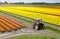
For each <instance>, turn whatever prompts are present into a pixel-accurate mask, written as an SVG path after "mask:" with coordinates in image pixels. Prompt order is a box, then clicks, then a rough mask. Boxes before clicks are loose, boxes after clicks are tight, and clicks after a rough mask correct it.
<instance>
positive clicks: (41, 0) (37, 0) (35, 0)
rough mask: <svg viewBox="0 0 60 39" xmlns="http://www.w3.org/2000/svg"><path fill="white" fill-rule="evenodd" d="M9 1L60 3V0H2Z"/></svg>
mask: <svg viewBox="0 0 60 39" xmlns="http://www.w3.org/2000/svg"><path fill="white" fill-rule="evenodd" d="M1 1H2V2H4V1H8V2H12V3H13V2H25V3H31V2H46V3H56V2H57V3H60V0H0V2H1Z"/></svg>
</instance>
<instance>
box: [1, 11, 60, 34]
mask: <svg viewBox="0 0 60 39" xmlns="http://www.w3.org/2000/svg"><path fill="white" fill-rule="evenodd" d="M0 12H1V13H4V14H6V15H8V16H11V17H13V18H16V19H19V20H23V21H25V22H28V23H30V24H32V23H33V22H32V21H30V20H29V21H28V20H26V19H24V18H20V17H18V16H14V15H11V14H12V13H10V12H6V11H0ZM8 13H9V14H8ZM45 29H47V30H51V31H53V32H55V33H58V34H60V30H58V29H55V28H52V27H50V26H45Z"/></svg>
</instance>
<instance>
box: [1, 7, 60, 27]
mask: <svg viewBox="0 0 60 39" xmlns="http://www.w3.org/2000/svg"><path fill="white" fill-rule="evenodd" d="M0 10H2V11H6V12H10V13H14V14H18V15H22V16H25V17H28V18H32V19H37V18H42V19H43V21H44V22H48V23H51V24H55V25H59V26H60V9H58V8H46V7H24V6H23V7H21V6H18V7H17V6H16V7H14V6H7V7H0Z"/></svg>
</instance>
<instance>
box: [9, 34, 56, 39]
mask: <svg viewBox="0 0 60 39" xmlns="http://www.w3.org/2000/svg"><path fill="white" fill-rule="evenodd" d="M10 39H57V37H53V36H40V35H22V36H16V37H11V38H10Z"/></svg>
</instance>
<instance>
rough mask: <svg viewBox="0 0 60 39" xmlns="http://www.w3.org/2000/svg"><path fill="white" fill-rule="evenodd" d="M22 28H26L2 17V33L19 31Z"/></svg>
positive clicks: (0, 20) (0, 23) (0, 29)
mask: <svg viewBox="0 0 60 39" xmlns="http://www.w3.org/2000/svg"><path fill="white" fill-rule="evenodd" d="M22 27H24V26H23V24H20V23H18V22H15V21H13V20H11V19H9V18H7V17H5V16H3V15H0V32H5V31H12V30H17V29H20V28H22Z"/></svg>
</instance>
